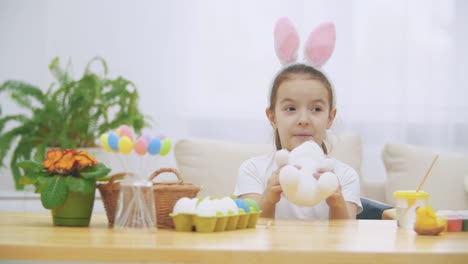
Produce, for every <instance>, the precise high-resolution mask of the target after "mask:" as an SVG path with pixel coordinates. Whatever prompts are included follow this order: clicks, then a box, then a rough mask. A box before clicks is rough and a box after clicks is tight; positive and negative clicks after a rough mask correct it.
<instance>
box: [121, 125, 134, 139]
mask: <svg viewBox="0 0 468 264" xmlns="http://www.w3.org/2000/svg"><path fill="white" fill-rule="evenodd" d="M120 136H121V137H123V136H127V137H128V138H130V139H131V140H133V132H132V130H131V129H130V128H129V127H128V126H126V125H123V126H121V127H120Z"/></svg>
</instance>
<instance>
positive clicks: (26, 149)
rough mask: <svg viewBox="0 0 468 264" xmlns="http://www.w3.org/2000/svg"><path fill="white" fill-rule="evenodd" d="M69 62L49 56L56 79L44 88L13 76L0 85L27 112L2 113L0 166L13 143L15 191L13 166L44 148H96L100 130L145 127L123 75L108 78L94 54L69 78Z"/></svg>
mask: <svg viewBox="0 0 468 264" xmlns="http://www.w3.org/2000/svg"><path fill="white" fill-rule="evenodd" d="M95 63H100V64H101V65H102V67H103V74H98V73H96V72H95V71H92V70H91V66H92V65H94V64H95ZM69 66H70V64H69V65H68V66H67V67H66V68H65V69H63V68H61V67H60V65H59V58H58V57H56V58H54V59H53V60H52V62H51V63H50V65H49V70H50V72H51V73H52V75H53V77H54V78H55V82H53V83H52V84H51V85H50V86H49V88H48V89H47V90H46V91H43V90H42V89H40V88H39V87H37V86H35V85H32V84H29V83H26V82H23V81H16V80H7V81H5V82H4V83H3V84H2V85H1V86H0V95H1V94H2V93H9V95H10V97H11V98H12V99H13V101H14V102H15V103H16V104H17V105H18V106H20V107H21V108H23V109H25V110H27V112H28V113H27V114H13V115H7V116H2V115H1V113H0V165H2V166H4V165H5V164H4V160H5V158H6V156H7V155H8V152H9V150H10V149H11V148H13V151H12V154H11V160H10V170H11V173H12V175H13V178H14V181H15V187H16V189H17V190H21V189H23V186H22V185H21V184H20V183H19V179H20V176H21V171H20V169H19V168H18V167H17V166H15V164H16V163H18V162H19V161H22V160H35V161H41V160H43V159H44V156H45V151H46V149H47V148H62V149H63V148H70V149H74V148H83V147H94V146H96V145H95V142H96V141H97V140H98V138H99V136H100V135H101V134H102V133H105V132H107V131H109V130H111V129H115V128H117V127H119V126H121V125H128V126H129V127H132V128H133V129H134V130H135V132H136V133H140V132H141V129H142V128H143V127H145V126H148V122H147V120H148V117H146V116H144V115H143V114H142V113H141V112H140V110H139V109H138V92H137V89H136V88H135V86H134V84H133V83H132V82H131V81H129V80H127V79H124V78H123V77H121V76H119V77H117V78H115V79H111V78H108V77H107V64H106V62H105V60H104V59H102V58H100V57H96V58H93V59H92V60H91V61H90V62H89V63H88V65H87V66H86V68H85V71H84V74H83V75H82V77H81V78H80V79H78V80H75V79H73V78H72V76H71V74H70V67H69ZM101 75H103V76H101ZM10 123H11V124H12V125H10ZM7 127H11V128H9V129H7ZM13 146H14V147H13Z"/></svg>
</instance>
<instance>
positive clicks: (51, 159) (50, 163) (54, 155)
mask: <svg viewBox="0 0 468 264" xmlns="http://www.w3.org/2000/svg"><path fill="white" fill-rule="evenodd" d="M62 156H63V153H62V151H61V150H60V149H51V150H49V151H47V156H46V159H45V160H44V162H42V165H43V166H44V168H46V169H47V170H48V171H49V172H52V171H54V170H55V166H54V164H55V163H56V162H57V161H58V160H59V159H60V158H62Z"/></svg>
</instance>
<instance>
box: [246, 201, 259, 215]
mask: <svg viewBox="0 0 468 264" xmlns="http://www.w3.org/2000/svg"><path fill="white" fill-rule="evenodd" d="M244 202H245V203H246V204H247V206H248V207H249V208H250V207H252V208H254V209H255V211H257V212H258V211H260V207H258V204H257V202H256V201H255V200H253V199H250V198H245V199H244Z"/></svg>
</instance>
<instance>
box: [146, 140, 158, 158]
mask: <svg viewBox="0 0 468 264" xmlns="http://www.w3.org/2000/svg"><path fill="white" fill-rule="evenodd" d="M159 151H161V140H160V139H159V138H153V139H151V141H150V142H149V144H148V153H149V154H151V155H156V154H158V153H159Z"/></svg>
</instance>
